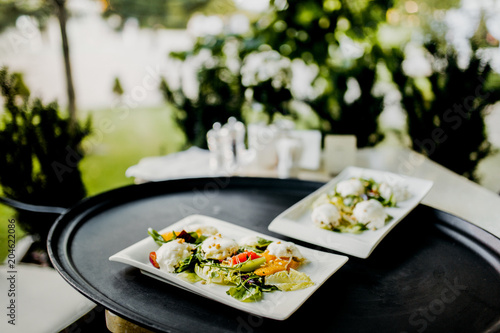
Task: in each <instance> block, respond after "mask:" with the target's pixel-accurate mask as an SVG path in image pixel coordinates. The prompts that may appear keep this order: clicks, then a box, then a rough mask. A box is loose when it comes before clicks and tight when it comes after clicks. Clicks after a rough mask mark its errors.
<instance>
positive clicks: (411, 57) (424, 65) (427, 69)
mask: <svg viewBox="0 0 500 333" xmlns="http://www.w3.org/2000/svg"><path fill="white" fill-rule="evenodd" d="M431 59H432V56H431V55H430V54H429V53H428V52H427V51H426V50H425V49H424V48H423V47H422V46H421V45H417V44H415V43H408V45H407V46H406V47H405V60H404V61H403V71H404V72H405V74H406V75H408V76H410V77H428V76H430V75H431V74H432V65H431Z"/></svg>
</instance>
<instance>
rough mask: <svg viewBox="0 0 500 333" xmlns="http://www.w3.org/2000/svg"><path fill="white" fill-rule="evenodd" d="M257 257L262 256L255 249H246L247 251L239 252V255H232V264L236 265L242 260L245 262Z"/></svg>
mask: <svg viewBox="0 0 500 333" xmlns="http://www.w3.org/2000/svg"><path fill="white" fill-rule="evenodd" d="M257 258H260V256H259V255H258V254H257V253H255V252H253V251H246V252H243V253H240V254H237V255H235V256H233V257H231V265H233V266H234V265H237V264H241V263H242V262H245V261H247V260H248V259H250V260H254V259H257Z"/></svg>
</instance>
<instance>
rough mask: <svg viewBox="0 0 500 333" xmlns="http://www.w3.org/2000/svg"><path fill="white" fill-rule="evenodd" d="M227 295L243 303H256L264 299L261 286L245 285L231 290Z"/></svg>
mask: <svg viewBox="0 0 500 333" xmlns="http://www.w3.org/2000/svg"><path fill="white" fill-rule="evenodd" d="M226 294H228V295H230V296H232V297H234V298H236V299H237V300H238V301H241V302H256V301H258V300H260V299H261V298H262V291H261V289H260V287H259V286H255V285H249V286H246V285H245V284H244V283H243V284H240V285H237V286H236V287H231V288H229V290H228V291H226Z"/></svg>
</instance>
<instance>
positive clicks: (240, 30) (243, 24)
mask: <svg viewBox="0 0 500 333" xmlns="http://www.w3.org/2000/svg"><path fill="white" fill-rule="evenodd" d="M227 30H228V32H229V33H230V34H235V35H243V34H245V33H247V32H248V31H249V30H250V20H249V19H248V17H247V16H245V15H243V14H235V15H232V16H231V17H230V18H229V22H228V24H227Z"/></svg>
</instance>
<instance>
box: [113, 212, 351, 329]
mask: <svg viewBox="0 0 500 333" xmlns="http://www.w3.org/2000/svg"><path fill="white" fill-rule="evenodd" d="M190 224H201V225H210V226H213V227H215V228H217V230H218V231H219V232H220V233H221V234H222V235H223V236H224V237H228V238H232V239H234V240H236V241H239V240H240V239H242V238H244V237H246V236H249V235H257V236H260V237H262V238H265V239H268V240H274V241H276V240H279V239H276V238H274V237H271V236H268V235H264V234H260V233H258V232H255V231H252V230H249V229H246V228H243V227H240V226H237V225H234V224H231V223H228V222H225V221H221V220H218V219H215V218H212V217H208V216H203V215H191V216H188V217H186V218H184V219H182V220H180V221H178V222H176V223H174V224H172V225H170V226H168V227H166V228H165V229H163V230H161V231H159V232H160V233H164V232H169V231H172V230H176V231H177V230H182V229H183V228H184V227H185V226H187V225H190ZM144 232H146V230H145V231H144ZM297 247H298V248H299V250H300V252H301V253H302V255H303V256H304V257H305V258H307V263H305V264H303V265H301V266H300V267H299V269H298V270H299V271H300V272H304V273H306V274H307V275H309V277H310V278H311V279H312V281H313V282H314V286H312V287H309V288H306V289H302V290H296V291H287V292H280V291H274V292H270V293H264V297H263V298H262V300H261V301H259V302H253V303H244V302H240V301H238V300H236V299H234V298H233V297H231V296H229V295H227V294H226V291H227V290H228V289H229V288H230V287H231V286H230V285H218V284H215V283H212V284H202V283H201V282H197V283H189V282H187V281H185V280H182V279H181V278H179V277H178V276H177V275H176V274H175V273H166V272H163V271H160V270H159V269H156V268H154V267H153V266H152V265H151V264H150V262H149V253H150V252H151V251H156V250H157V249H158V248H159V246H158V245H157V244H156V243H155V242H154V241H153V239H152V238H151V237H148V238H145V239H143V240H141V241H139V242H137V243H135V244H133V245H131V246H129V247H127V248H126V249H124V250H122V251H120V252H118V253H116V254H114V255H112V256H111V257H110V258H109V260H111V261H117V262H121V263H125V264H128V265H131V266H134V267H137V268H139V269H140V270H141V272H142V273H143V274H146V275H148V276H152V277H154V278H157V279H159V280H161V281H164V282H167V283H170V284H172V285H175V286H177V287H179V288H182V289H185V290H188V291H190V292H193V293H195V294H198V295H201V296H204V297H207V298H210V299H213V300H215V301H218V302H220V303H224V304H226V305H229V306H232V307H234V308H237V309H239V310H242V311H246V312H249V313H251V314H254V315H257V316H262V317H267V318H272V319H276V320H285V319H287V318H288V317H289V316H290V315H291V314H292V313H294V312H295V311H296V310H297V309H298V308H299V307H300V306H301V305H302V304H303V303H304V302H305V301H306V300H307V299H308V298H309V297H310V296H311V295H312V294H313V293H314V292H315V291H316V290H317V289H318V288H319V287H320V286H321V285H322V284H323V283H324V282H325V281H326V280H327V279H328V278H329V277H330V276H332V275H333V273H335V272H336V271H337V270H338V269H339V268H340V267H342V265H344V264H345V263H346V262H347V260H348V258H347V257H346V256H341V255H336V254H332V253H326V252H321V251H316V250H312V249H308V248H306V247H302V246H299V245H297ZM330 297H331V295H328V296H327V298H328V299H330ZM327 298H325V300H326V299H327Z"/></svg>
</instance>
